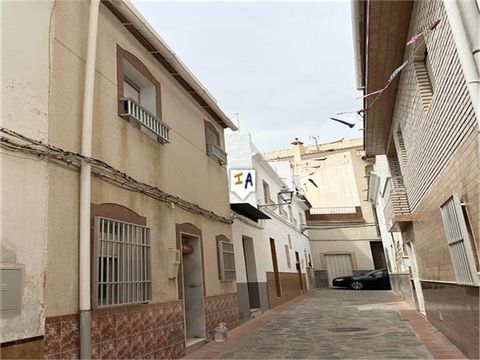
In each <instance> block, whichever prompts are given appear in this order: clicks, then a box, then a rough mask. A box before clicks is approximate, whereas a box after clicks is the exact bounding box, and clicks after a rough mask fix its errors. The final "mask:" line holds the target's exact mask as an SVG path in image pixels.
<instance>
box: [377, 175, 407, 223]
mask: <svg viewBox="0 0 480 360" xmlns="http://www.w3.org/2000/svg"><path fill="white" fill-rule="evenodd" d="M383 197H384V200H385V208H384V209H383V212H384V214H385V221H386V223H387V227H388V229H389V230H390V231H398V230H399V229H400V228H401V227H402V225H403V224H405V223H409V222H411V220H412V219H411V213H410V206H409V204H408V198H407V192H406V190H405V186H404V184H403V178H402V177H401V176H395V177H391V178H388V179H387V183H386V184H385V192H384V196H383Z"/></svg>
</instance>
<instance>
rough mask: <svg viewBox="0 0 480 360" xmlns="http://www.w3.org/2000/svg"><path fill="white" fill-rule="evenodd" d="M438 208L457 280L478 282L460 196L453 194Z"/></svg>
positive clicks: (465, 282) (459, 281)
mask: <svg viewBox="0 0 480 360" xmlns="http://www.w3.org/2000/svg"><path fill="white" fill-rule="evenodd" d="M440 208H441V213H442V220H443V226H444V229H445V235H446V237H447V241H448V247H449V250H450V255H451V257H452V263H453V268H454V271H455V276H456V278H457V282H458V283H459V284H478V282H479V279H478V275H477V269H476V264H475V258H474V254H473V251H472V245H471V239H470V236H469V233H468V229H467V223H466V219H465V216H464V212H463V210H462V204H461V200H460V197H459V196H458V195H456V194H454V195H453V196H452V197H451V198H450V199H449V200H447V201H446V202H445V203H444V204H443V205H442V206H441V207H440Z"/></svg>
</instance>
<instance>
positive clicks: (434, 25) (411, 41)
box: [332, 19, 442, 126]
mask: <svg viewBox="0 0 480 360" xmlns="http://www.w3.org/2000/svg"><path fill="white" fill-rule="evenodd" d="M441 21H442V19H438V20H435V21H434V22H433V23H432V24H431V25H430V26H429V27H427V28H426V29H425V30H423V31H422V32H421V33H419V34H416V35H414V36H412V37H411V38H410V39H409V40H408V41H407V46H409V45H413V44H415V43H416V42H417V40H418V39H419V38H420V37H421V36H422V35H426V34H428V33H429V32H430V31H433V30H435V29H436V28H437V26H438V25H439V24H440V22H441ZM411 57H412V56H411ZM408 62H409V60H406V61H405V62H404V63H403V64H402V65H400V66H399V67H397V68H396V69H395V70H394V71H393V72H392V74H391V75H390V77H389V78H388V80H387V83H386V84H385V86H384V87H383V88H382V89H379V90H376V91H374V92H371V93H369V94H365V95H363V96H359V97H357V98H356V100H358V99H365V98H367V97H369V96H372V95H378V96H377V98H378V97H380V96H381V95H382V93H383V92H384V91H385V90H386V89H387V88H388V86H389V85H390V83H391V82H392V81H393V80H394V79H395V78H396V77H397V76H398V74H400V72H401V71H402V70H403V69H404V68H405V66H407V64H408ZM375 100H376V98H375ZM375 100H374V101H373V103H372V104H371V105H373V104H374V103H375ZM371 105H370V106H371ZM370 106H368V107H366V108H365V109H362V110H358V111H344V112H338V113H336V115H344V114H358V115H360V116H362V115H361V114H362V113H366V112H367V110H368V108H369V107H370ZM332 120H335V121H338V119H333V118H332ZM341 122H342V123H345V122H344V121H341ZM345 125H348V126H349V125H351V124H350V123H347V124H345Z"/></svg>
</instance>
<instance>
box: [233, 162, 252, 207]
mask: <svg viewBox="0 0 480 360" xmlns="http://www.w3.org/2000/svg"><path fill="white" fill-rule="evenodd" d="M255 180H256V179H255V170H245V169H238V170H235V169H232V170H230V191H231V192H232V193H234V194H235V195H237V196H238V197H239V198H240V200H245V199H246V198H247V196H248V195H250V194H251V193H252V192H255V184H256V181H255Z"/></svg>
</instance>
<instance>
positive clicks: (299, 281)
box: [295, 251, 303, 292]
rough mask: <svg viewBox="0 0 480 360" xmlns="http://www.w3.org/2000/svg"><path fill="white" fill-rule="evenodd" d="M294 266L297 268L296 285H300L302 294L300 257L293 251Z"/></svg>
mask: <svg viewBox="0 0 480 360" xmlns="http://www.w3.org/2000/svg"><path fill="white" fill-rule="evenodd" d="M295 266H296V267H297V272H298V283H299V284H300V292H303V282H302V265H301V264H300V255H299V254H298V251H295Z"/></svg>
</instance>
